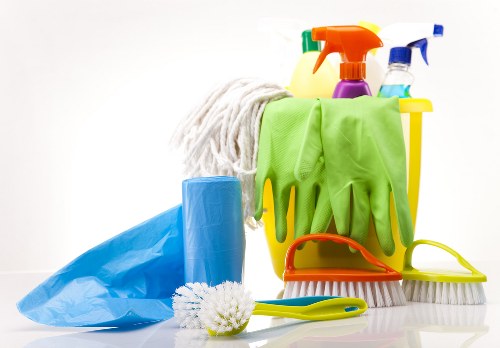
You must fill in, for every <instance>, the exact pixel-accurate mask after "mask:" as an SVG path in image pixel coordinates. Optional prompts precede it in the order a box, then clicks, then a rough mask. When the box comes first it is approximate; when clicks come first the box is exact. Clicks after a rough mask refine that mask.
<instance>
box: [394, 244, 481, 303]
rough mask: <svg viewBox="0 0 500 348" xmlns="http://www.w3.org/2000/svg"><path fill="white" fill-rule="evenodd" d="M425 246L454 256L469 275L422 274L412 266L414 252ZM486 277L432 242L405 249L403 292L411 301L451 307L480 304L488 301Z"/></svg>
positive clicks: (451, 251) (443, 247) (436, 272)
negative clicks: (417, 247) (484, 287)
mask: <svg viewBox="0 0 500 348" xmlns="http://www.w3.org/2000/svg"><path fill="white" fill-rule="evenodd" d="M420 244H426V245H432V246H435V247H438V248H441V249H443V250H445V251H447V252H448V253H450V254H451V255H453V256H454V257H455V258H456V259H457V261H458V263H459V264H460V265H462V266H463V267H465V268H466V269H467V270H469V271H470V273H458V272H450V271H445V272H442V271H434V272H431V271H427V272H424V271H420V270H417V269H415V268H413V266H412V263H411V262H412V255H413V250H414V249H415V247H416V246H417V245H420ZM486 280H487V279H486V276H485V275H484V274H483V273H481V272H479V271H478V270H477V269H475V268H474V267H473V266H472V265H471V264H470V263H469V262H467V261H466V260H465V259H464V258H463V257H462V256H461V255H460V254H459V253H457V252H456V251H455V250H453V249H452V248H450V247H448V246H446V245H444V244H441V243H438V242H434V241H431V240H417V241H415V242H413V244H412V245H411V246H410V247H409V248H408V249H406V253H405V265H404V269H403V290H404V293H405V296H406V299H407V300H408V301H413V302H428V303H436V304H452V305H477V304H483V303H485V302H486V296H485V294H484V289H483V284H482V283H484V282H486Z"/></svg>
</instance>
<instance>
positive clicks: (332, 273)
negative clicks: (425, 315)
mask: <svg viewBox="0 0 500 348" xmlns="http://www.w3.org/2000/svg"><path fill="white" fill-rule="evenodd" d="M311 240H318V241H332V242H335V243H342V244H347V245H349V247H350V248H352V249H355V250H358V251H360V253H361V255H362V256H363V257H364V258H365V260H366V261H368V262H369V263H370V264H372V265H375V266H377V267H380V268H382V269H383V271H380V270H377V271H372V270H366V269H342V268H324V267H321V268H302V269H297V268H295V265H294V259H295V253H296V249H297V247H298V246H299V245H301V244H303V243H305V242H307V241H311ZM401 279H402V276H401V274H400V273H398V272H396V271H395V270H393V269H392V268H391V267H389V266H387V265H386V264H384V263H383V262H381V261H380V260H378V259H377V258H376V257H375V256H373V255H372V254H371V253H370V252H368V250H366V249H365V248H364V247H363V246H362V245H360V244H359V243H356V242H355V241H354V240H352V239H350V238H347V237H343V236H339V235H336V234H330V233H321V234H310V235H307V236H303V237H300V238H297V239H296V240H295V241H294V242H293V243H292V245H291V246H290V248H289V249H288V252H287V255H286V260H285V272H284V273H283V280H284V281H285V292H284V294H283V298H294V297H302V296H313V295H314V296H325V295H326V296H342V297H359V298H362V299H364V300H365V301H366V302H367V303H368V307H390V306H400V305H404V304H405V303H406V301H405V296H404V293H403V290H402V289H401V285H399V280H401Z"/></svg>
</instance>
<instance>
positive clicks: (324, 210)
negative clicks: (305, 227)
mask: <svg viewBox="0 0 500 348" xmlns="http://www.w3.org/2000/svg"><path fill="white" fill-rule="evenodd" d="M317 195H318V199H317V201H316V209H315V210H314V217H313V220H312V224H311V233H321V232H326V230H327V229H328V226H330V223H331V221H332V205H331V204H330V196H329V195H328V187H326V186H321V185H320V186H318V188H317Z"/></svg>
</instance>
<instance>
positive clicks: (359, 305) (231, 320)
mask: <svg viewBox="0 0 500 348" xmlns="http://www.w3.org/2000/svg"><path fill="white" fill-rule="evenodd" d="M173 307H174V311H175V314H174V316H175V318H176V319H177V320H178V321H179V324H180V326H181V327H185V328H203V327H204V328H206V329H207V331H208V333H209V334H210V335H211V336H231V335H236V334H238V333H240V332H241V331H243V330H244V329H245V328H246V326H247V324H248V321H249V320H250V316H251V315H252V314H255V315H270V316H275V317H285V318H295V319H302V320H333V319H343V318H349V317H353V316H357V315H359V314H361V313H363V312H365V311H366V309H367V305H366V302H365V301H363V300H362V299H358V298H340V297H332V296H311V297H302V298H296V299H285V300H271V301H257V302H254V300H253V299H252V297H251V296H250V293H249V292H247V291H245V289H244V287H243V285H242V284H240V283H235V282H224V283H222V284H219V285H217V286H216V287H212V288H211V287H208V286H207V285H206V284H200V283H194V284H192V283H190V284H186V286H184V287H181V288H179V289H177V290H176V294H175V295H174V305H173Z"/></svg>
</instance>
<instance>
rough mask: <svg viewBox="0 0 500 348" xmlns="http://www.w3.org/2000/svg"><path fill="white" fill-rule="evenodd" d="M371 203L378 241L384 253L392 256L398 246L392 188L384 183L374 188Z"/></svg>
mask: <svg viewBox="0 0 500 348" xmlns="http://www.w3.org/2000/svg"><path fill="white" fill-rule="evenodd" d="M370 205H371V210H372V215H373V222H374V224H375V232H376V234H377V239H378V243H379V245H380V247H381V248H382V250H383V252H384V254H385V255H387V256H391V255H392V254H394V251H395V250H396V246H395V245H394V238H393V237H392V228H391V207H390V206H391V197H390V188H389V187H388V186H386V185H383V186H379V187H377V188H376V189H375V190H373V191H372V193H371V195H370Z"/></svg>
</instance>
